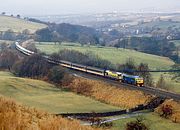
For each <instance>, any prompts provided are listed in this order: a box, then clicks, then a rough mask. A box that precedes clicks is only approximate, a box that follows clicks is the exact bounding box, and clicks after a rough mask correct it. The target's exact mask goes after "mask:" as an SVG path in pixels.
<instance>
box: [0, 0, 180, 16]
mask: <svg viewBox="0 0 180 130" xmlns="http://www.w3.org/2000/svg"><path fill="white" fill-rule="evenodd" d="M0 11H1V12H3V11H5V12H7V13H12V14H17V13H18V14H24V15H46V14H85V13H104V12H112V11H123V12H134V11H135V12H139V11H146V12H150V11H156V12H158V11H159V12H163V11H164V12H168V11H170V12H173V11H180V0H0Z"/></svg>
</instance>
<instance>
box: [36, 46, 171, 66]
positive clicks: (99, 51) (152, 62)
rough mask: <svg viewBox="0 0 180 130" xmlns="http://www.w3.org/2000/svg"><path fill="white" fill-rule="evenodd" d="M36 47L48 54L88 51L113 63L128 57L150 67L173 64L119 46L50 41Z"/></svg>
mask: <svg viewBox="0 0 180 130" xmlns="http://www.w3.org/2000/svg"><path fill="white" fill-rule="evenodd" d="M36 47H37V48H38V49H40V50H41V51H42V52H46V53H48V54H51V53H53V52H58V51H59V50H63V49H72V50H77V51H80V52H84V53H85V52H87V51H90V52H92V53H94V54H96V55H98V56H99V57H101V58H102V59H106V60H109V61H111V62H112V63H114V64H122V63H125V62H126V60H127V59H128V58H133V59H134V60H135V62H136V63H137V64H139V63H141V62H143V63H148V64H149V67H150V68H151V69H167V68H169V67H170V66H171V65H173V64H174V62H173V61H171V60H170V59H168V58H166V57H161V56H156V55H150V54H146V53H141V52H138V51H134V50H128V49H121V48H120V49H116V48H112V47H103V48H99V47H96V46H90V47H87V46H84V47H81V46H80V45H79V44H75V45H74V46H73V45H71V44H62V45H53V44H52V43H50V44H47V43H42V44H36Z"/></svg>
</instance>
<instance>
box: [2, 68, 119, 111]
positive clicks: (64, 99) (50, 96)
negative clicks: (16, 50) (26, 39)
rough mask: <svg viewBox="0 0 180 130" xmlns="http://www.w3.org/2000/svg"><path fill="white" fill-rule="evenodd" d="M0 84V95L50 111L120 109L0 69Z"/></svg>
mask: <svg viewBox="0 0 180 130" xmlns="http://www.w3.org/2000/svg"><path fill="white" fill-rule="evenodd" d="M0 84H1V85H0V94H1V95H3V96H6V97H11V98H13V99H15V100H16V101H18V102H21V103H23V104H25V105H27V106H31V107H36V108H39V109H42V110H46V111H48V112H51V113H63V112H65V113H66V112H92V111H95V112H103V111H113V110H118V109H120V108H118V107H113V106H110V105H107V104H104V103H101V102H98V101H95V100H92V99H91V98H88V97H84V96H79V95H76V94H74V93H72V92H68V91H63V90H60V89H57V88H55V86H53V85H51V84H48V83H46V82H43V81H39V80H32V79H26V78H18V77H14V76H13V75H12V74H10V73H8V72H1V71H0Z"/></svg>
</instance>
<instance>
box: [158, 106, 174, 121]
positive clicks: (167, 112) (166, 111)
mask: <svg viewBox="0 0 180 130" xmlns="http://www.w3.org/2000/svg"><path fill="white" fill-rule="evenodd" d="M161 111H162V114H161V116H162V117H165V118H168V117H169V116H171V115H172V112H173V109H172V106H171V105H168V104H166V105H163V106H162V107H161Z"/></svg>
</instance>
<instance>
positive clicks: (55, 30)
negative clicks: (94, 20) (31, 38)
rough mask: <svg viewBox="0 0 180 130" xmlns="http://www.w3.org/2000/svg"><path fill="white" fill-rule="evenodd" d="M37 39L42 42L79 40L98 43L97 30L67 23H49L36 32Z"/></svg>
mask: <svg viewBox="0 0 180 130" xmlns="http://www.w3.org/2000/svg"><path fill="white" fill-rule="evenodd" d="M36 34H37V35H38V39H37V40H38V41H44V42H47V41H48V42H50V41H53V42H62V41H68V42H79V43H81V44H87V43H91V44H98V43H99V38H98V32H97V31H96V30H95V29H93V28H90V27H86V26H80V25H72V24H67V23H62V24H49V27H48V28H44V29H41V30H39V31H37V32H36Z"/></svg>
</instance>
